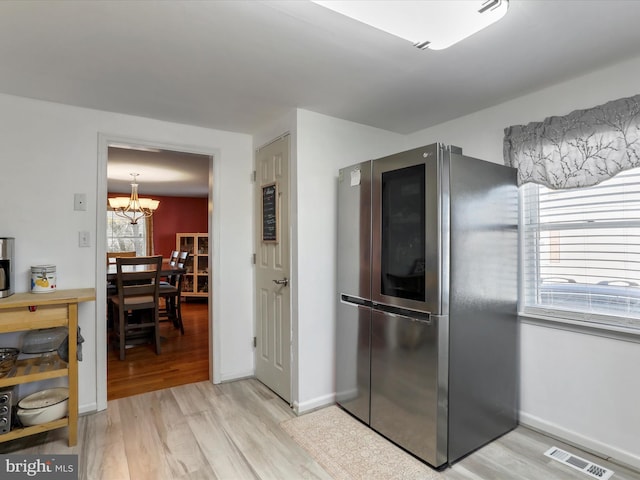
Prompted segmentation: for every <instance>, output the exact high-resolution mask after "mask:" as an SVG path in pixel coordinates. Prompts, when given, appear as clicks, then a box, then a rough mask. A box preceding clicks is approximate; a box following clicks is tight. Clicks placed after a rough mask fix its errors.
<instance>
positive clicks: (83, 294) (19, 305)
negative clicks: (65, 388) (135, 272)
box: [0, 288, 96, 447]
mask: <svg viewBox="0 0 640 480" xmlns="http://www.w3.org/2000/svg"><path fill="white" fill-rule="evenodd" d="M95 298H96V295H95V290H94V289H93V288H81V289H75V290H56V291H55V292H51V293H16V294H14V295H11V296H10V297H6V298H2V299H0V334H2V333H9V332H21V331H26V330H35V329H39V328H52V327H67V328H68V330H69V363H65V362H64V361H62V360H61V359H58V361H56V362H54V363H52V364H49V365H46V366H45V367H44V368H41V366H38V365H36V362H37V360H38V359H37V358H28V359H23V360H18V362H17V365H16V368H14V370H13V371H12V372H11V373H10V374H9V376H7V377H1V378H0V388H4V387H11V386H13V385H20V384H23V383H31V382H37V381H40V380H47V379H50V378H59V377H67V378H68V381H69V415H68V417H66V418H62V419H60V420H55V421H53V422H48V423H44V424H41V425H35V426H32V427H24V428H17V429H12V430H11V431H10V432H8V433H5V434H2V435H0V442H7V441H9V440H14V439H16V438H21V437H26V436H28V435H33V434H36V433H40V432H46V431H48V430H53V429H56V428H62V427H69V430H68V432H69V446H70V447H71V446H74V445H76V443H77V441H78V359H77V356H76V354H77V340H78V303H80V302H91V301H93V300H95Z"/></svg>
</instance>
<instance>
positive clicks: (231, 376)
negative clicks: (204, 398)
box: [214, 370, 256, 383]
mask: <svg viewBox="0 0 640 480" xmlns="http://www.w3.org/2000/svg"><path fill="white" fill-rule="evenodd" d="M255 375H256V374H255V372H254V371H253V370H244V371H242V372H233V373H222V374H220V383H222V382H232V381H234V380H242V379H244V378H251V377H255ZM214 383H215V382H214Z"/></svg>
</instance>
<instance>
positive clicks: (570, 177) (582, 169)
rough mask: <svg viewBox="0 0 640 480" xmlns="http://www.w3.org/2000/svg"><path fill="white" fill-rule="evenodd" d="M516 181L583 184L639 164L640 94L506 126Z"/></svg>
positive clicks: (563, 185) (507, 150)
mask: <svg viewBox="0 0 640 480" xmlns="http://www.w3.org/2000/svg"><path fill="white" fill-rule="evenodd" d="M504 134H505V136H504V163H505V164H506V165H510V166H512V167H516V168H517V169H518V184H519V185H522V184H523V183H528V182H533V183H539V184H542V185H545V186H547V187H549V188H556V189H559V188H573V187H587V186H591V185H595V184H597V183H600V182H602V181H604V180H606V179H608V178H611V177H613V176H614V175H615V174H616V173H618V172H620V171H622V170H627V169H630V168H634V167H640V95H636V96H633V97H630V98H622V99H620V100H614V101H612V102H608V103H606V104H604V105H600V106H598V107H594V108H590V109H587V110H576V111H574V112H571V113H570V114H569V115H565V116H563V117H549V118H546V119H545V120H544V121H542V122H536V123H529V124H528V125H513V126H511V127H508V128H505V130H504Z"/></svg>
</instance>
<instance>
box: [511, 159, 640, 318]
mask: <svg viewBox="0 0 640 480" xmlns="http://www.w3.org/2000/svg"><path fill="white" fill-rule="evenodd" d="M521 200H522V208H523V211H522V223H521V225H522V245H523V265H522V275H523V282H522V283H523V285H522V294H521V306H520V310H521V311H522V312H523V313H525V314H527V313H530V314H543V315H545V316H552V317H560V318H568V319H572V320H582V321H588V322H596V323H606V324H609V325H617V326H626V327H632V328H636V329H640V168H636V169H632V170H626V171H623V172H621V173H619V174H618V175H616V176H615V177H613V178H611V179H610V180H607V181H605V182H602V183H600V184H599V185H596V186H593V187H588V188H577V189H569V190H551V189H548V188H546V187H543V186H540V185H536V184H532V183H528V184H526V185H524V186H523V187H522V188H521Z"/></svg>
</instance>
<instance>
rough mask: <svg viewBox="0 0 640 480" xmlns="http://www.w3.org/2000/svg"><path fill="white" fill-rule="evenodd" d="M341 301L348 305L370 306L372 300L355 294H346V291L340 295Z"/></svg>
mask: <svg viewBox="0 0 640 480" xmlns="http://www.w3.org/2000/svg"><path fill="white" fill-rule="evenodd" d="M340 301H341V302H342V303H346V304H348V305H353V306H354V307H355V306H360V307H370V306H371V300H365V299H364V298H360V297H355V296H353V295H345V294H344V293H343V294H341V295H340Z"/></svg>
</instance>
